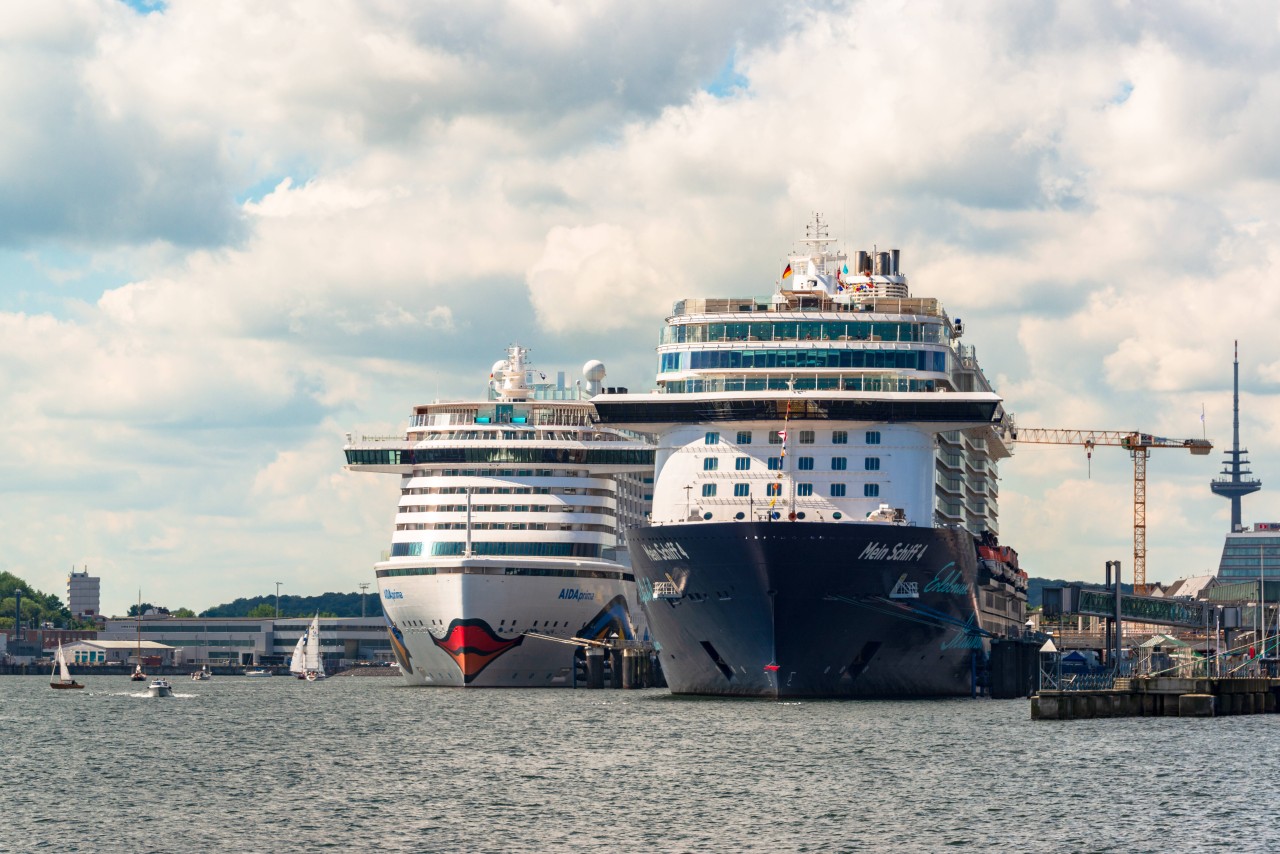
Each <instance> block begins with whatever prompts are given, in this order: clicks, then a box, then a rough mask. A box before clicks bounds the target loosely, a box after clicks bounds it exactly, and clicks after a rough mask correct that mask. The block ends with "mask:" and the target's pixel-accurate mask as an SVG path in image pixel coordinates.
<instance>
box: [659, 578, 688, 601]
mask: <svg viewBox="0 0 1280 854" xmlns="http://www.w3.org/2000/svg"><path fill="white" fill-rule="evenodd" d="M683 596H684V594H683V593H681V592H680V588H679V587H677V586H676V585H675V582H672V581H655V582H654V583H653V598H654V599H680V598H682V597H683Z"/></svg>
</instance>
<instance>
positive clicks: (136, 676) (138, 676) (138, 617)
mask: <svg viewBox="0 0 1280 854" xmlns="http://www.w3.org/2000/svg"><path fill="white" fill-rule="evenodd" d="M133 620H134V626H135V627H136V628H137V633H138V652H137V663H136V664H134V665H133V675H131V676H130V677H129V681H131V682H145V681H146V680H147V674H145V673H143V672H142V591H141V590H139V591H138V612H137V614H135V615H134V618H133Z"/></svg>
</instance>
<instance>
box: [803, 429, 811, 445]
mask: <svg viewBox="0 0 1280 854" xmlns="http://www.w3.org/2000/svg"><path fill="white" fill-rule="evenodd" d="M800 444H801V445H812V444H813V431H812V430H801V431H800Z"/></svg>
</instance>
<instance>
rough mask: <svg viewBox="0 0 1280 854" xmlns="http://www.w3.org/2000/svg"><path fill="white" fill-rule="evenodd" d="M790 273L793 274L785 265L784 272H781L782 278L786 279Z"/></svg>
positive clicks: (788, 266) (789, 267)
mask: <svg viewBox="0 0 1280 854" xmlns="http://www.w3.org/2000/svg"><path fill="white" fill-rule="evenodd" d="M792 272H793V271H792V269H791V265H790V264H788V265H787V269H785V270H783V271H782V278H784V279H786V278H788V277H790V275H791V273H792Z"/></svg>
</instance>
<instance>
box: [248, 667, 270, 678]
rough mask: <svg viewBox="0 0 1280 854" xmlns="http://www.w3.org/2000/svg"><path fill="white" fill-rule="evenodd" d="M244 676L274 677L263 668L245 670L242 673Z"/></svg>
mask: <svg viewBox="0 0 1280 854" xmlns="http://www.w3.org/2000/svg"><path fill="white" fill-rule="evenodd" d="M244 675H245V676H257V677H262V676H274V675H275V674H274V673H272V672H271V671H270V670H268V669H267V668H265V667H253V668H250V669H248V670H246V671H245V672H244Z"/></svg>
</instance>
